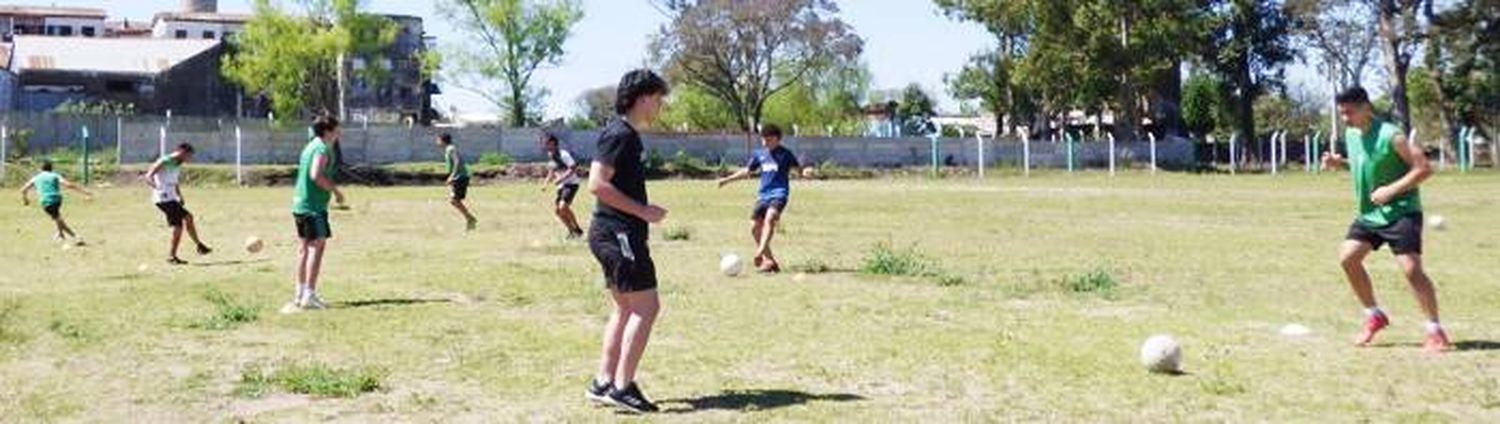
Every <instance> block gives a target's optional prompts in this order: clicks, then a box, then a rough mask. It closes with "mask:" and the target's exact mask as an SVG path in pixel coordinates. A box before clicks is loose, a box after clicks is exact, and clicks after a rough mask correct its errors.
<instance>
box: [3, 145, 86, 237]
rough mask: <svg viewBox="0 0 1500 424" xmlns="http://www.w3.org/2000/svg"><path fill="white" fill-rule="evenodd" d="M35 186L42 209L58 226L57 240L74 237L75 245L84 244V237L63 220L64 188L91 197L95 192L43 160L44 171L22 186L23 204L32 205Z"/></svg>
mask: <svg viewBox="0 0 1500 424" xmlns="http://www.w3.org/2000/svg"><path fill="white" fill-rule="evenodd" d="M33 188H35V189H36V193H37V196H38V197H39V199H38V200H39V202H38V203H41V205H42V211H43V212H46V213H47V216H48V217H51V218H52V223H53V224H55V225H56V226H57V235H56V236H55V238H56V239H57V241H60V242H67V241H68V239H69V238H72V239H73V243H74V244H75V245H77V246H82V245H84V243H83V239H82V238H79V237H78V235H77V234H74V233H73V228H71V227H68V222H67V221H64V220H63V217H62V205H63V194H62V189H63V188H68V189H71V190H74V191H77V192H79V193H83V195H84V196H87V197H88V198H90V199H92V198H93V197H94V195H93V193H89V192H88V190H84V189H83V187H79V186H78V185H77V184H73V182H72V181H68V179H67V178H63V176H62V175H58V174H57V173H56V172H52V162H50V161H48V162H42V172H39V173H37V174H36V176H34V177H31V180H30V181H27V182H26V185H25V186H22V187H21V204H22V205H25V206H31V189H33Z"/></svg>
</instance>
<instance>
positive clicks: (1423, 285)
mask: <svg viewBox="0 0 1500 424" xmlns="http://www.w3.org/2000/svg"><path fill="white" fill-rule="evenodd" d="M1337 102H1338V108H1339V115H1340V116H1342V118H1343V120H1344V123H1345V124H1347V125H1348V126H1349V128H1348V129H1347V130H1345V131H1344V142H1345V145H1347V146H1348V148H1347V151H1348V153H1349V157H1348V159H1345V158H1343V157H1341V156H1339V155H1338V154H1337V153H1333V152H1328V153H1325V154H1324V155H1323V166H1324V167H1327V168H1336V167H1349V168H1350V171H1351V172H1350V174H1352V176H1353V179H1354V197H1355V201H1356V204H1357V205H1358V206H1359V216H1358V217H1357V218H1355V220H1354V223H1353V224H1352V225H1350V226H1349V233H1348V235H1347V236H1345V238H1346V240H1345V241H1344V243H1343V245H1342V246H1340V248H1339V258H1340V261H1341V263H1342V264H1343V268H1344V274H1345V275H1347V276H1348V278H1349V286H1350V287H1351V288H1353V289H1354V295H1355V296H1356V297H1358V298H1359V302H1360V303H1361V304H1363V305H1364V307H1365V311H1366V314H1367V315H1368V316H1367V318H1366V320H1365V326H1364V331H1363V332H1361V334H1360V335H1359V337H1358V338H1357V339H1356V340H1355V342H1356V343H1357V344H1358V345H1360V346H1367V345H1369V343H1370V342H1371V341H1372V340H1374V338H1375V334H1376V333H1378V332H1380V330H1383V329H1385V328H1386V327H1387V326H1389V325H1390V323H1391V321H1390V318H1388V317H1387V316H1386V314H1385V312H1384V311H1381V310H1380V306H1379V304H1377V303H1376V302H1375V293H1374V290H1373V289H1372V288H1371V286H1370V274H1369V273H1368V272H1367V271H1365V265H1364V260H1365V257H1366V256H1368V255H1369V254H1370V252H1371V251H1374V250H1377V249H1380V248H1381V247H1382V246H1384V245H1390V247H1391V252H1392V253H1394V254H1395V256H1396V264H1397V265H1399V266H1400V267H1401V271H1402V273H1403V274H1405V276H1406V280H1407V282H1408V283H1410V284H1411V288H1412V293H1413V294H1415V295H1416V298H1417V303H1418V304H1420V305H1421V307H1422V312H1423V313H1425V314H1426V315H1427V341H1426V343H1425V344H1424V348H1425V349H1426V350H1427V351H1430V352H1442V351H1447V350H1449V349H1451V345H1450V344H1449V343H1448V335H1447V333H1445V332H1444V331H1443V327H1442V325H1441V324H1440V323H1439V321H1438V302H1437V293H1436V290H1435V289H1434V288H1433V285H1432V280H1431V279H1429V278H1428V277H1427V273H1426V272H1425V271H1424V270H1423V268H1422V225H1423V220H1422V200H1421V194H1420V192H1419V190H1418V186H1420V185H1421V184H1422V182H1423V181H1426V180H1427V178H1428V177H1430V176H1431V175H1432V166H1431V165H1429V164H1428V162H1427V155H1426V154H1425V153H1424V152H1423V151H1422V148H1421V146H1420V145H1418V144H1417V143H1416V142H1415V141H1413V140H1408V139H1407V137H1406V135H1405V134H1403V133H1402V130H1401V127H1400V125H1398V124H1395V123H1392V122H1389V121H1385V120H1381V119H1377V118H1375V115H1374V112H1373V108H1372V107H1371V105H1370V97H1369V94H1367V93H1365V90H1364V89H1362V88H1359V87H1354V88H1350V89H1348V90H1345V91H1344V92H1342V93H1339V95H1338V98H1337Z"/></svg>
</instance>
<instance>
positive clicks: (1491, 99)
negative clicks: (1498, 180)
mask: <svg viewBox="0 0 1500 424" xmlns="http://www.w3.org/2000/svg"><path fill="white" fill-rule="evenodd" d="M1456 3H1457V4H1455V5H1453V6H1451V7H1450V8H1448V9H1447V10H1445V11H1443V12H1441V13H1439V14H1438V17H1437V20H1438V22H1440V23H1441V24H1440V25H1435V26H1434V29H1435V31H1434V33H1435V34H1434V35H1435V36H1434V40H1433V42H1430V43H1428V44H1429V49H1428V54H1429V57H1428V58H1427V61H1426V62H1427V67H1428V68H1429V69H1433V70H1437V71H1438V72H1430V73H1431V74H1432V76H1431V77H1436V78H1439V79H1440V80H1441V81H1437V82H1435V83H1436V85H1437V86H1438V87H1439V88H1440V92H1441V93H1442V94H1443V97H1445V98H1446V99H1447V100H1448V101H1447V104H1445V105H1443V106H1444V107H1447V108H1449V110H1448V111H1449V116H1451V119H1452V120H1453V123H1454V124H1456V125H1454V126H1455V127H1456V126H1459V125H1467V126H1480V127H1484V128H1486V129H1487V131H1486V132H1487V133H1488V134H1490V135H1491V137H1490V140H1492V141H1493V140H1495V139H1497V138H1500V137H1495V136H1494V135H1495V134H1500V25H1497V24H1496V22H1500V1H1496V0H1463V1H1459V2H1456Z"/></svg>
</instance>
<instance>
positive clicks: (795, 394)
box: [661, 390, 865, 414]
mask: <svg viewBox="0 0 1500 424" xmlns="http://www.w3.org/2000/svg"><path fill="white" fill-rule="evenodd" d="M862 400H865V397H864V396H860V395H854V394H848V393H835V394H822V395H819V394H811V393H807V392H801V391H795V390H730V391H726V392H724V393H720V394H717V395H712V396H704V397H700V398H692V399H669V400H664V401H662V402H661V403H662V404H664V405H665V404H687V407H686V408H667V409H666V410H665V412H667V413H670V414H688V413H693V412H701V411H758V410H766V409H777V408H785V407H788V406H796V405H803V404H807V403H809V402H857V401H862Z"/></svg>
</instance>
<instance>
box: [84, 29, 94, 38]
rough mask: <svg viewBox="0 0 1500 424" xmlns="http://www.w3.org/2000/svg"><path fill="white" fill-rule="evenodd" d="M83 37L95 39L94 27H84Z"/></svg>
mask: <svg viewBox="0 0 1500 424" xmlns="http://www.w3.org/2000/svg"><path fill="white" fill-rule="evenodd" d="M83 36H84V37H93V36H94V27H91V26H86V27H83Z"/></svg>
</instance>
